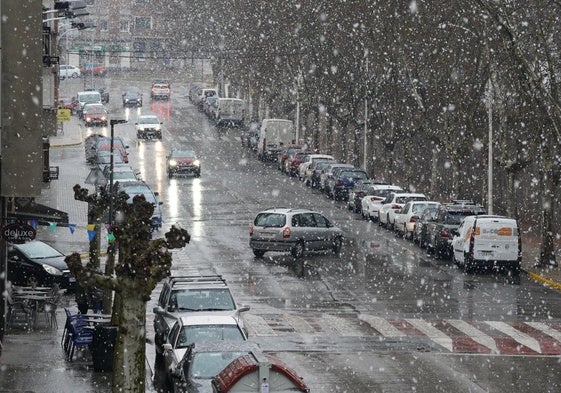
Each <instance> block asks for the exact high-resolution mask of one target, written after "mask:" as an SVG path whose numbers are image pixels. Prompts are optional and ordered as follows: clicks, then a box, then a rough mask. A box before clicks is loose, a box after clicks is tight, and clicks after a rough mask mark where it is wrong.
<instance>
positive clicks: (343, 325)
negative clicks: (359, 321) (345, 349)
mask: <svg viewBox="0 0 561 393" xmlns="http://www.w3.org/2000/svg"><path fill="white" fill-rule="evenodd" d="M322 322H323V323H326V324H328V325H329V326H331V327H332V328H333V329H335V330H336V331H337V332H338V333H339V334H340V335H341V336H347V337H360V336H363V334H362V332H360V331H359V330H357V329H355V328H354V327H353V326H352V325H351V324H350V323H349V322H348V321H347V320H345V319H343V318H339V317H336V316H334V315H330V314H325V315H323V317H322Z"/></svg>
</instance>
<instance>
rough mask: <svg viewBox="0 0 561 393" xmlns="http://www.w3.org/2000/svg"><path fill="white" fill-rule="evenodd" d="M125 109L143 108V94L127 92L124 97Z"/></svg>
mask: <svg viewBox="0 0 561 393" xmlns="http://www.w3.org/2000/svg"><path fill="white" fill-rule="evenodd" d="M122 98H123V107H124V108H126V107H133V108H138V107H141V106H142V94H141V93H139V92H137V91H125V92H124V93H123V95H122Z"/></svg>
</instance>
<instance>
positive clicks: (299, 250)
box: [290, 241, 304, 258]
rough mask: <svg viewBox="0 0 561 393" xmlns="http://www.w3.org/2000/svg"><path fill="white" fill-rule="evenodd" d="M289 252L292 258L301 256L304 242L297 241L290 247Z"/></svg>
mask: <svg viewBox="0 0 561 393" xmlns="http://www.w3.org/2000/svg"><path fill="white" fill-rule="evenodd" d="M290 253H291V254H292V256H293V257H294V258H302V256H303V255H304V242H303V241H299V242H298V243H296V245H295V246H294V247H292V250H291V251H290Z"/></svg>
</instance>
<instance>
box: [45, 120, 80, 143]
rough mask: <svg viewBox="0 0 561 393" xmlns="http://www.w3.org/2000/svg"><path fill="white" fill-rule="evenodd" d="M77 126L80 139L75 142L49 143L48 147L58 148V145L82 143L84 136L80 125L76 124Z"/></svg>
mask: <svg viewBox="0 0 561 393" xmlns="http://www.w3.org/2000/svg"><path fill="white" fill-rule="evenodd" d="M78 128H79V130H80V140H79V141H77V142H74V141H72V142H67V143H64V142H60V143H53V144H51V145H50V147H52V148H59V147H67V146H80V145H81V144H82V143H84V136H83V130H82V125H81V124H78Z"/></svg>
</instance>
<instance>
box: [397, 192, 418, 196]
mask: <svg viewBox="0 0 561 393" xmlns="http://www.w3.org/2000/svg"><path fill="white" fill-rule="evenodd" d="M394 194H395V196H396V197H404V196H405V197H407V196H412V197H426V195H425V194H420V193H414V192H396V193H394Z"/></svg>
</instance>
